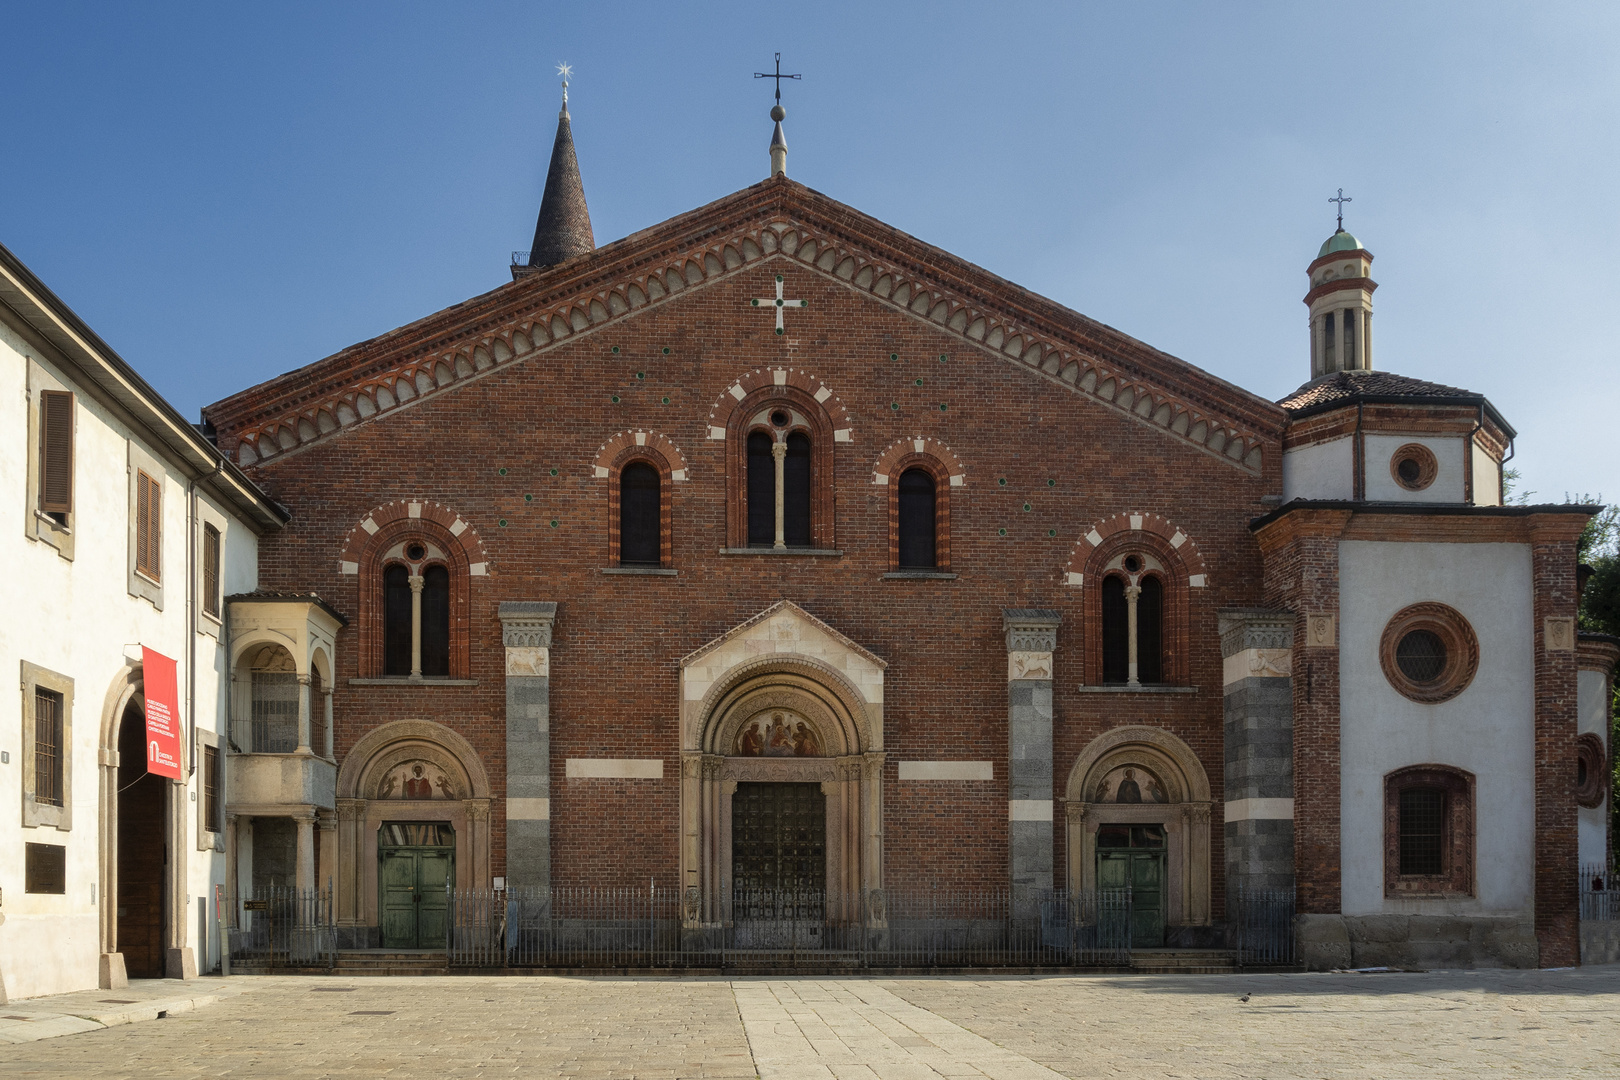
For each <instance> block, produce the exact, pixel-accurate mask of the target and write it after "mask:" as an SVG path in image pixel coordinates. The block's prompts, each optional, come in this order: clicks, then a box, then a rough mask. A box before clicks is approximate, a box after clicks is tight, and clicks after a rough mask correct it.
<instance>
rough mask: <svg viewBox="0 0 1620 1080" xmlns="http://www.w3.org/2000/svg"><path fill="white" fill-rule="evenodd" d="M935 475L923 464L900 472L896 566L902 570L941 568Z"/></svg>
mask: <svg viewBox="0 0 1620 1080" xmlns="http://www.w3.org/2000/svg"><path fill="white" fill-rule="evenodd" d="M935 486H936V485H935V481H934V476H933V474H932V473H930V472H929V471H928V470H927V469H924V468H922V467H921V466H912V467H911V468H909V469H907V470H906V471H905V472H903V473H901V474H900V483H899V485H898V487H899V490H898V491H897V492H896V493H895V498H896V500H897V501H898V503H899V507H898V510H899V512H898V515H897V520H896V523H895V528H896V541H897V544H896V547H897V550H898V553H899V554H898V558H897V560H896V565H897V567H898V568H899V569H901V570H934V569H937V568H938V567H939V561H938V560H939V545H938V524H939V523H938V506H937V503H938V499H937V496H936V491H935Z"/></svg>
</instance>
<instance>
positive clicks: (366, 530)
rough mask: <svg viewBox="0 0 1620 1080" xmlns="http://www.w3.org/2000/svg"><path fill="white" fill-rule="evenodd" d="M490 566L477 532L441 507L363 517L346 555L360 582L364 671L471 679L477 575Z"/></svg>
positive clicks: (344, 566) (381, 510)
mask: <svg viewBox="0 0 1620 1080" xmlns="http://www.w3.org/2000/svg"><path fill="white" fill-rule="evenodd" d="M487 565H488V564H487V562H486V560H485V556H484V553H483V548H482V543H481V541H480V540H479V538H478V535H477V533H476V532H475V531H474V530H473V529H472V527H471V526H470V525H468V524H467V522H466V521H464V520H463V519H462V518H461V517H460V516H458V515H457V514H456V513H454V512H453V511H451V510H448V509H446V508H445V507H443V506H440V505H438V504H434V503H427V502H411V501H400V502H394V503H388V504H385V505H384V506H380V507H378V508H377V509H375V510H373V511H372V512H371V513H369V514H367V515H366V516H365V517H364V518H363V519H361V521H360V523H359V524H358V525H356V526H355V527H354V528H353V529H352V530H351V532H350V534H349V538H348V540H347V542H346V544H345V546H344V551H343V555H342V560H341V570H342V572H343V573H344V574H346V575H353V576H354V577H355V579H356V585H357V592H358V596H357V598H356V599H357V603H356V604H355V608H356V610H357V612H358V617H357V618H356V620H355V623H354V626H355V630H356V633H357V636H358V638H359V641H358V648H357V649H356V654H357V656H356V658H357V661H358V667H359V676H360V677H361V678H365V679H400V680H403V681H411V680H434V679H467V678H470V677H471V675H470V672H471V668H472V664H471V651H472V649H471V640H470V638H471V632H470V618H469V611H470V610H471V596H472V579H473V578H476V577H481V576H483V575H484V573H485V572H486V568H487Z"/></svg>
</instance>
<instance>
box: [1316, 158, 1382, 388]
mask: <svg viewBox="0 0 1620 1080" xmlns="http://www.w3.org/2000/svg"><path fill="white" fill-rule="evenodd" d="M1349 201H1350V199H1349V197H1348V196H1346V195H1345V193H1344V189H1343V188H1340V189H1339V194H1338V197H1337V198H1332V199H1329V200H1328V202H1331V203H1337V204H1338V206H1339V227H1338V230H1337V231H1336V232H1334V234H1333V235H1332V236H1330V237H1328V238H1327V240H1326V241H1325V242H1324V243H1323V244H1322V248H1321V250H1320V251H1318V252H1317V253H1316V259H1315V260H1314V261H1313V262H1312V263H1311V265H1310V267H1309V268H1308V269H1307V271H1306V272H1307V273H1308V274H1309V276H1310V283H1311V287H1310V291H1309V292H1307V293H1306V294H1305V305H1306V307H1308V308H1310V311H1311V323H1310V325H1311V378H1313V379H1320V378H1321V377H1322V376H1324V375H1332V374H1333V373H1334V372H1338V371H1371V370H1372V366H1373V364H1372V312H1373V305H1372V294H1373V290H1374V289H1376V288H1378V283H1377V282H1376V281H1374V280H1373V279H1372V278H1371V277H1369V276H1368V275H1369V274H1371V273H1372V260H1373V257H1372V252H1370V251H1368V250H1367V249H1366V248H1364V247H1362V246H1361V241H1360V240H1357V239H1356V238H1355V237H1354V236H1351V235H1350V234H1349V233H1347V232H1345V231H1344V204H1345V203H1347V202H1349Z"/></svg>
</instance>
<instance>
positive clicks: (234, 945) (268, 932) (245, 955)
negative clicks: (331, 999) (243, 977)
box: [225, 885, 337, 970]
mask: <svg viewBox="0 0 1620 1080" xmlns="http://www.w3.org/2000/svg"><path fill="white" fill-rule="evenodd" d="M225 912H226V920H227V922H226V933H227V937H228V938H229V941H230V957H231V962H232V963H233V964H242V965H244V966H247V967H269V968H287V967H304V968H308V967H324V968H326V969H328V970H331V969H332V968H333V967H334V966H335V965H336V964H337V927H336V925H335V920H334V918H333V911H332V889H331V886H330V885H328V886H327V887H326V888H324V889H296V888H292V887H290V886H283V885H274V886H264V887H260V888H256V889H252V890H249V891H248V892H245V893H242V894H240V895H238V896H233V897H229V898H227V900H226V908H225Z"/></svg>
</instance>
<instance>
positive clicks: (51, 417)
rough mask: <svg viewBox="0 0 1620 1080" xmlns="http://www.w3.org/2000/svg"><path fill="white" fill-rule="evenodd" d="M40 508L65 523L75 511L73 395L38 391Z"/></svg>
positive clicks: (57, 391)
mask: <svg viewBox="0 0 1620 1080" xmlns="http://www.w3.org/2000/svg"><path fill="white" fill-rule="evenodd" d="M39 509H40V512H41V513H43V514H46V515H48V516H50V517H51V518H53V519H55V521H56V522H57V523H58V524H61V525H66V524H67V516H68V514H70V513H72V511H73V395H72V394H70V393H68V392H67V391H65V390H41V391H40V392H39Z"/></svg>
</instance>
